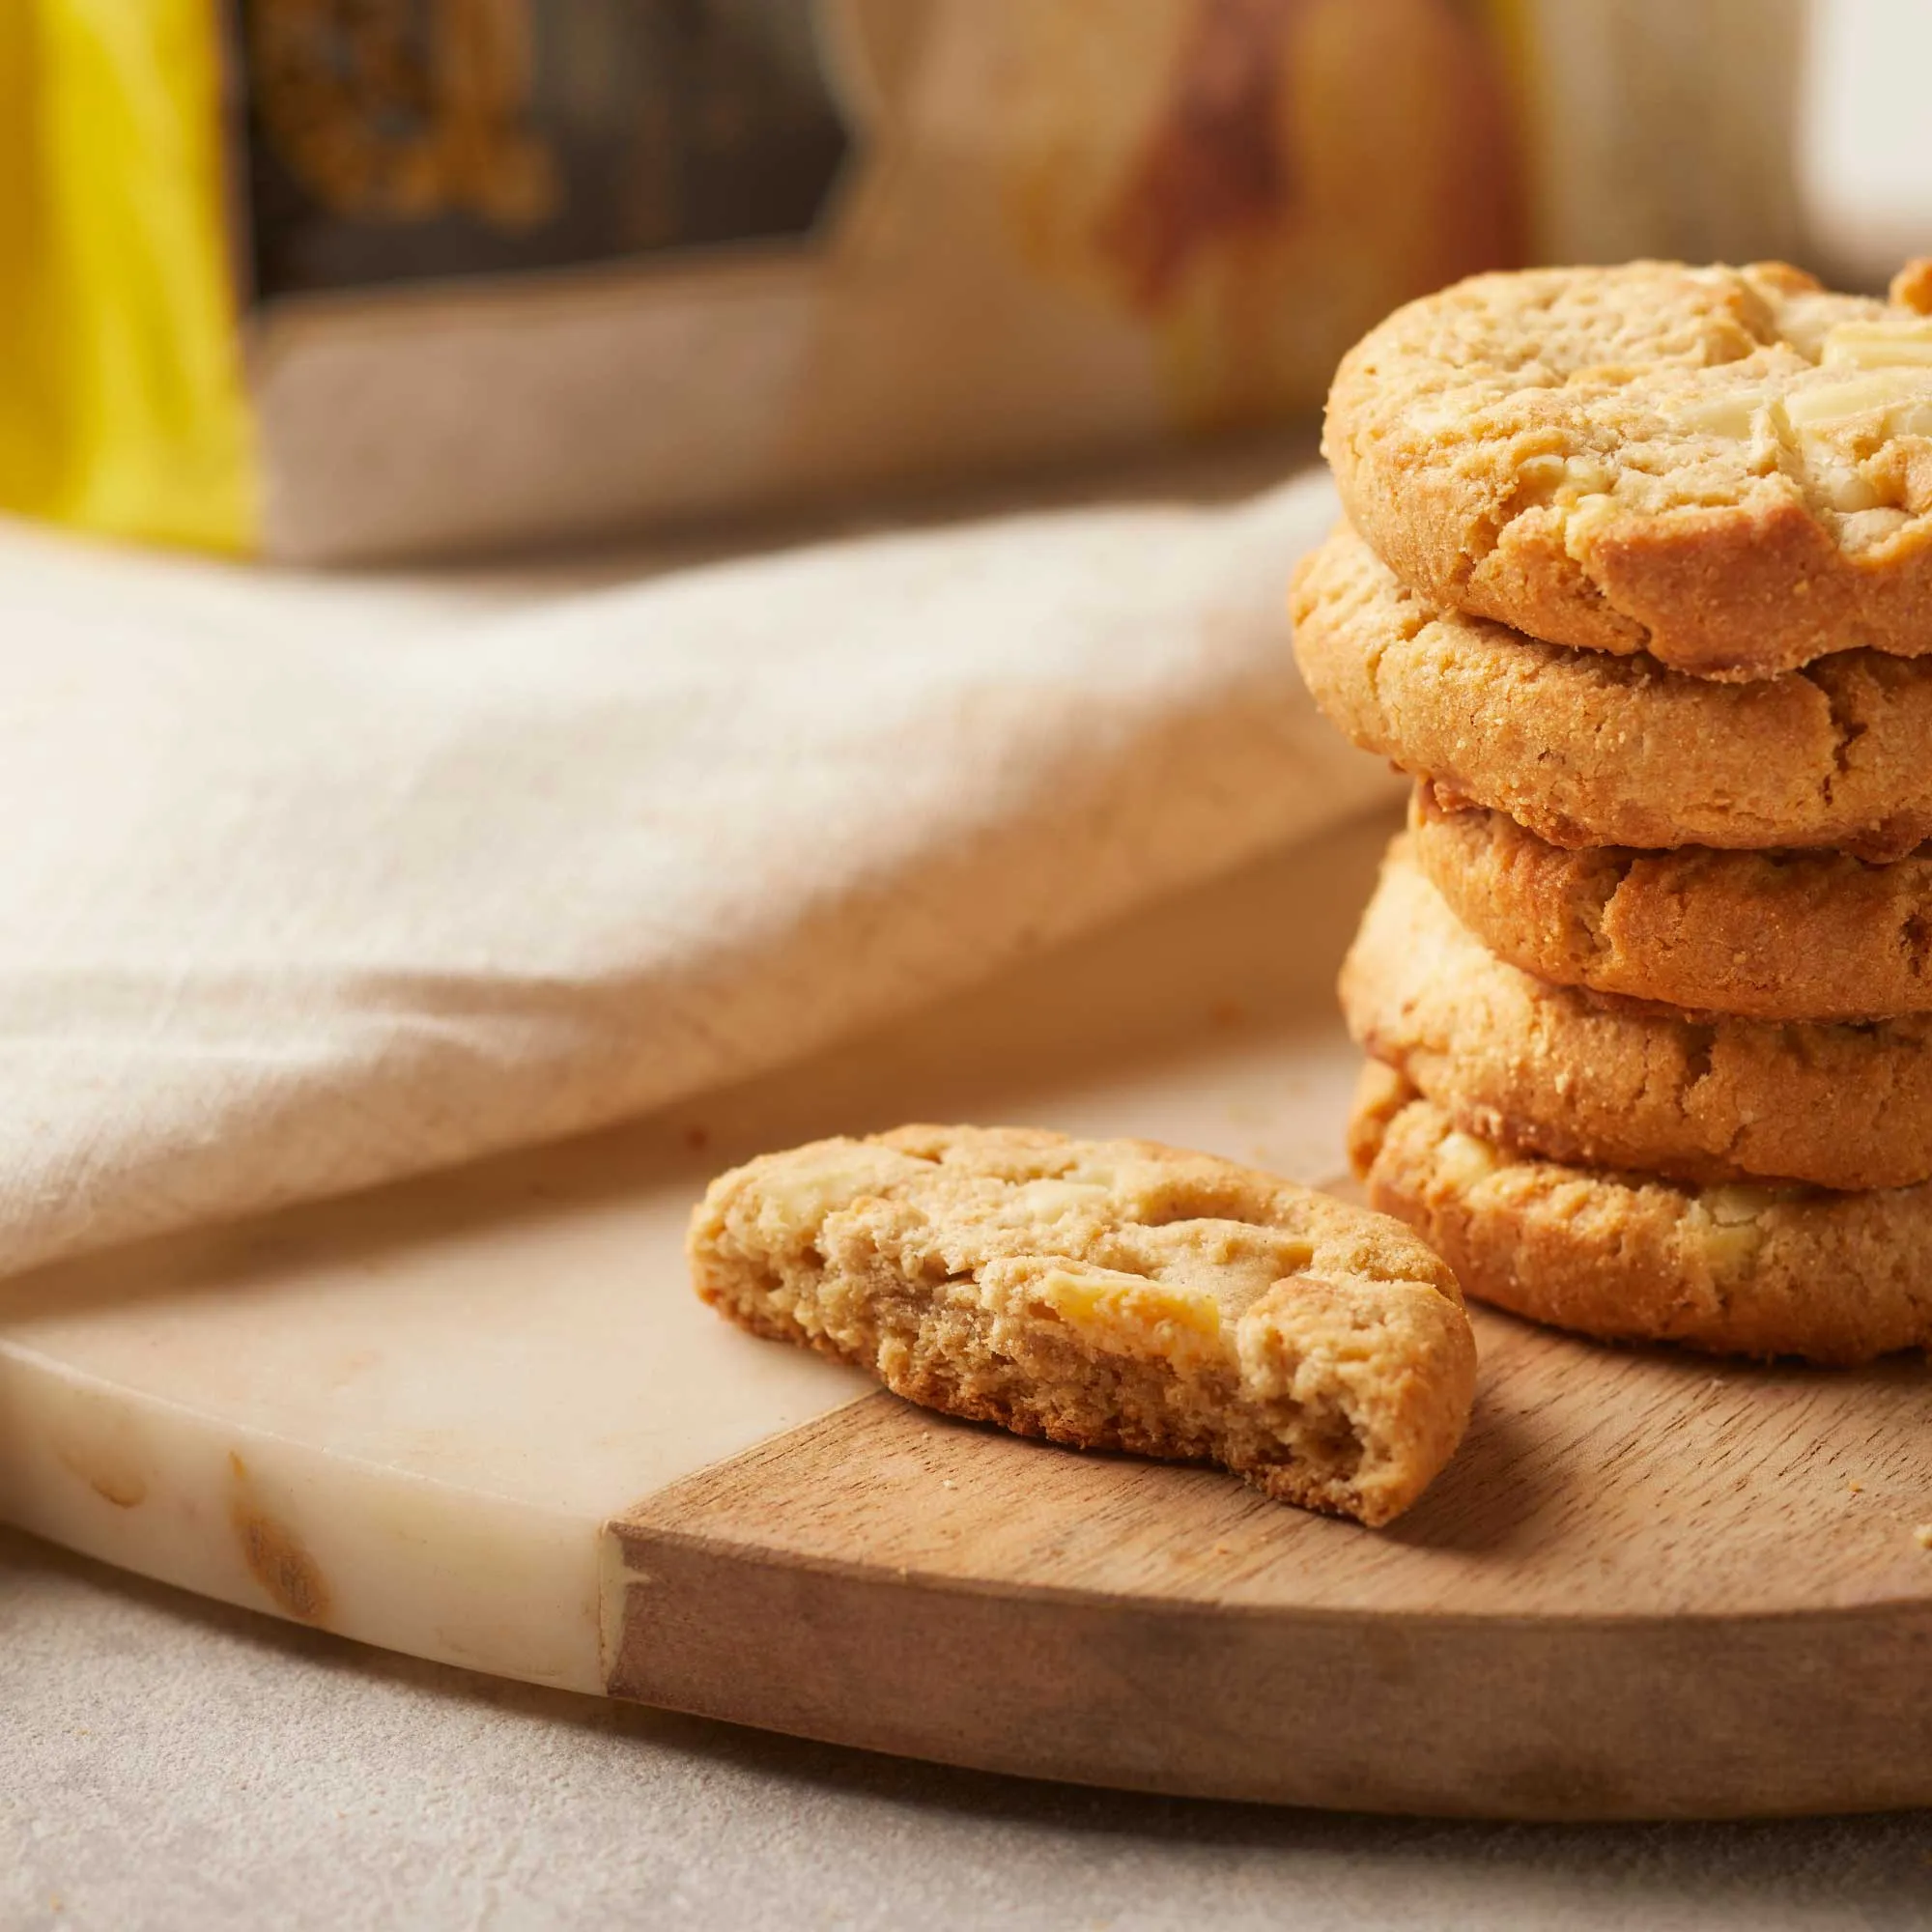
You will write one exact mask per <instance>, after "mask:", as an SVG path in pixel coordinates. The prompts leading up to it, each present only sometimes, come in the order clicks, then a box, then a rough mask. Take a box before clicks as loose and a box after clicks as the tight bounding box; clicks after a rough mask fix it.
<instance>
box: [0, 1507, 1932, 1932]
mask: <svg viewBox="0 0 1932 1932" xmlns="http://www.w3.org/2000/svg"><path fill="white" fill-rule="evenodd" d="M1901 1694H1913V1692H1912V1690H1911V1689H1910V1688H1909V1687H1901ZM0 1738H4V1741H5V1743H4V1749H0V1925H4V1926H5V1927H7V1928H8V1932H52V1928H90V1932H92V1928H101V1932H134V1929H135V1928H139V1932H150V1928H153V1932H173V1928H177V1927H180V1928H192V1932H230V1929H231V1928H235V1932H241V1928H254V1927H258V1926H270V1925H272V1926H274V1927H275V1928H277V1932H303V1928H307V1927H311V1926H313V1927H317V1928H324V1927H326V1928H328V1932H338V1928H345V1927H355V1928H358V1932H389V1928H398V1932H402V1928H408V1932H442V1928H458V1927H463V1928H469V1927H477V1928H488V1929H489V1932H518V1929H519V1928H525V1927H547V1926H575V1925H585V1926H593V1925H594V1926H600V1927H601V1926H611V1925H632V1924H635V1925H651V1926H669V1927H675V1926H718V1927H728V1928H733V1932H759V1928H763V1927H772V1928H775V1929H776V1928H783V1932H806V1928H813V1927H892V1926H928V1927H930V1926H940V1925H947V1926H951V1925H999V1926H1002V1927H1015V1928H1024V1927H1032V1926H1039V1927H1052V1928H1055V1932H1062V1929H1063V1928H1067V1929H1068V1932H1088V1928H1094V1932H1097V1929H1098V1928H1101V1927H1106V1928H1119V1932H1126V1928H1137V1927H1150V1926H1179V1927H1186V1926H1196V1925H1211V1926H1213V1927H1214V1928H1215V1929H1216V1932H1245V1928H1248V1927H1256V1928H1260V1927H1264V1926H1265V1927H1268V1928H1279V1927H1284V1926H1293V1927H1294V1928H1296V1932H1325V1928H1330V1927H1334V1928H1345V1927H1346V1928H1357V1927H1359V1928H1365V1929H1366V1928H1369V1927H1377V1928H1380V1927H1390V1928H1398V1927H1400V1928H1406V1927H1416V1928H1423V1927H1428V1928H1437V1927H1441V1926H1445V1925H1481V1926H1484V1927H1495V1928H1512V1927H1519V1926H1520V1927H1523V1928H1532V1927H1533V1928H1536V1932H1569V1928H1572V1927H1576V1928H1583V1927H1589V1928H1597V1927H1612V1926H1614V1927H1631V1928H1642V1932H1671V1928H1676V1927H1680V1926H1681V1927H1692V1926H1694V1927H1698V1928H1700V1932H1723V1928H1729V1927H1737V1928H1740V1932H1743V1928H1749V1932H1766V1928H1776V1927H1785V1926H1804V1927H1812V1926H1833V1927H1837V1926H1845V1927H1853V1926H1857V1927H1873V1928H1885V1927H1894V1926H1896V1927H1907V1926H1918V1925H1925V1924H1928V1923H1932V1813H1921V1814H1917V1815H1911V1816H1893V1817H1884V1818H1866V1819H1844V1820H1816V1821H1801V1822H1793V1823H1786V1824H1768V1825H1725V1826H1644V1827H1621V1828H1610V1827H1605V1828H1594V1829H1578V1828H1573V1827H1565V1828H1552V1827H1532V1826H1482V1825H1466V1824H1431V1823H1425V1822H1414V1821H1404V1820H1388V1819H1369V1818H1353V1817H1331V1816H1325V1815H1321V1814H1317V1813H1311V1812H1296V1811H1270V1810H1266V1809H1264V1808H1261V1807H1258V1806H1249V1805H1236V1804H1208V1803H1201V1802H1190V1801H1183V1800H1178V1799H1160V1798H1142V1797H1132V1796H1123V1795H1120V1794H1114V1793H1103V1792H1093V1791H1082V1790H1077V1789H1072V1788H1067V1787H1060V1786H1053V1785H1044V1784H1030V1783H1024V1782H1020V1781H1017V1780H1009V1779H1004V1778H999V1777H993V1776H981V1775H979V1774H972V1773H965V1772H953V1771H947V1770H943V1769H940V1768H937V1767H933V1766H926V1765H917V1764H910V1763H904V1762H900V1761H897V1760H894V1759H890V1758H882V1757H872V1756H868V1755H866V1754H864V1753H861V1752H857V1751H843V1750H836V1749H833V1748H830V1747H823V1746H817V1745H807V1744H801V1743H797V1742H794V1741H792V1740H790V1739H785V1738H775V1737H767V1736H763V1735H760V1734H757V1733H754V1732H748V1731H740V1730H735V1729H732V1728H729V1727H727V1726H725V1725H719V1724H708V1723H702V1722H698V1721H696V1720H695V1719H686V1718H676V1717H670V1716H667V1715H664V1714H662V1713H658V1712H652V1711H644V1710H638V1709H628V1708H624V1707H620V1706H614V1705H607V1704H603V1703H600V1702H598V1701H596V1700H593V1699H590V1698H582V1697H573V1696H568V1695H564V1694H561V1693H557V1692H553V1691H544V1690H535V1689H532V1688H530V1687H528V1686H526V1685H519V1684H508V1683H502V1682H498V1681H497V1680H494V1679H490V1678H483V1677H474V1676H470V1675H468V1674H466V1673H464V1672H462V1671H458V1670H452V1669H449V1668H446V1667H444V1666H441V1665H437V1664H430V1663H422V1662H415V1661H413V1660H412V1659H409V1658H403V1657H395V1656H389V1655H387V1654H384V1653H382V1652H377V1651H371V1650H366V1649H363V1648H361V1647H359V1646H357V1645H355V1644H352V1643H349V1642H346V1641H344V1640H342V1639H340V1638H335V1637H330V1636H326V1635H322V1634H317V1633H315V1632H311V1631H306V1630H300V1629H298V1628H295V1627H293V1626H290V1625H286V1624H281V1623H277V1622H275V1621H273V1620H272V1619H270V1618H267V1617H260V1616H255V1615H252V1614H250V1613H249V1612H247V1611H243V1610H236V1609H230V1608H228V1607H226V1606H225V1605H217V1604H211V1603H206V1602H203V1601H202V1600H200V1599H198V1598H195V1597H190V1596H188V1595H185V1593H183V1592H180V1591H176V1590H170V1589H166V1588H164V1587H162V1586H160V1585H158V1584H153V1583H148V1582H145V1581H142V1580H141V1579H139V1578H136V1577H128V1576H125V1575H122V1574H120V1573H118V1572H115V1571H111V1570H107V1569H104V1568H102V1567H101V1566H99V1565H98V1564H94V1563H89V1562H86V1561H84V1560H83V1559H81V1558H79V1557H74V1556H70V1555H68V1554H67V1553H65V1552H64V1551H61V1550H57V1549H54V1548H50V1547H49V1546H47V1545H45V1544H41V1543H37V1542H35V1541H33V1540H32V1539H30V1538H27V1537H24V1536H20V1535H17V1534H15V1533H14V1532H12V1531H0Z"/></svg>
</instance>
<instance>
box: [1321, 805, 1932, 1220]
mask: <svg viewBox="0 0 1932 1932" xmlns="http://www.w3.org/2000/svg"><path fill="white" fill-rule="evenodd" d="M1341 990H1342V1009H1343V1012H1344V1013H1345V1015H1346V1016H1347V1018H1348V1022H1349V1030H1350V1032H1351V1033H1352V1034H1353V1035H1354V1037H1355V1038H1356V1039H1357V1040H1358V1041H1359V1042H1360V1043H1361V1045H1362V1046H1363V1047H1364V1048H1365V1049H1366V1050H1367V1051H1368V1052H1369V1053H1371V1054H1373V1055H1374V1056H1375V1057H1376V1059H1378V1060H1380V1061H1384V1062H1386V1063H1387V1064H1388V1065H1391V1066H1393V1067H1395V1068H1396V1069H1397V1070H1398V1071H1399V1072H1401V1073H1403V1074H1404V1075H1406V1077H1407V1078H1408V1079H1409V1080H1411V1081H1412V1082H1413V1083H1414V1084H1415V1086H1416V1087H1418V1088H1419V1089H1420V1090H1421V1091H1422V1092H1423V1093H1424V1094H1427V1095H1428V1097H1429V1098H1430V1099H1432V1100H1434V1101H1435V1103H1436V1105H1437V1106H1439V1107H1442V1108H1443V1109H1445V1110H1446V1111H1447V1112H1448V1113H1449V1114H1450V1115H1451V1116H1452V1117H1453V1118H1454V1120H1455V1122H1456V1124H1457V1125H1458V1126H1460V1127H1463V1129H1465V1130H1466V1131H1467V1132H1470V1133H1473V1134H1480V1135H1481V1136H1482V1137H1483V1138H1484V1139H1486V1140H1501V1141H1504V1142H1506V1143H1508V1144H1509V1145H1510V1146H1512V1147H1520V1148H1524V1149H1528V1150H1531V1151H1535V1152H1537V1153H1541V1154H1545V1155H1547V1156H1548V1158H1550V1159H1552V1160H1564V1161H1574V1162H1577V1163H1578V1164H1579V1165H1581V1166H1584V1167H1614V1168H1639V1169H1642V1170H1643V1171H1644V1172H1646V1173H1657V1174H1663V1175H1668V1176H1670V1177H1671V1178H1673V1179H1682V1180H1696V1181H1721V1180H1740V1179H1779V1180H1794V1181H1806V1182H1809V1183H1811V1184H1813V1185H1815V1186H1820V1187H1838V1188H1866V1187H1903V1186H1908V1185H1911V1184H1914V1183H1916V1182H1918V1181H1921V1180H1925V1179H1932V1020H1928V1019H1925V1018H1910V1019H1899V1020H1890V1021H1887V1022H1884V1023H1882V1024H1868V1025H1861V1026H1798V1025H1782V1026H1777V1025H1772V1024H1769V1023H1767V1022H1765V1021H1762V1020H1746V1019H1729V1018H1723V1017H1718V1016H1707V1017H1703V1018H1695V1017H1692V1016H1690V1015H1686V1014H1683V1013H1680V1012H1678V1011H1677V1010H1676V1009H1672V1008H1668V1007H1651V1006H1641V1005H1637V1004H1634V1003H1633V1002H1629V1001H1610V1000H1605V999H1604V998H1602V997H1601V996H1599V995H1596V994H1591V993H1586V992H1579V991H1577V989H1576V988H1575V987H1571V986H1553V985H1550V984H1549V983H1548V981H1547V980H1538V979H1536V978H1534V977H1533V976H1532V975H1530V974H1528V973H1524V972H1521V971H1520V970H1519V969H1518V968H1516V967H1514V966H1511V965H1507V964H1505V962H1504V961H1502V960H1500V959H1498V958H1496V957H1495V955H1494V954H1493V953H1491V952H1487V951H1486V950H1485V949H1484V947H1483V946H1482V944H1481V943H1480V942H1479V941H1478V940H1477V939H1476V938H1475V937H1474V936H1473V935H1472V934H1471V933H1470V932H1469V931H1468V930H1467V929H1466V928H1465V927H1463V926H1462V925H1459V924H1458V923H1457V922H1456V919H1455V916H1454V915H1453V914H1452V913H1451V912H1450V910H1449V908H1448V907H1447V906H1446V905H1444V904H1443V902H1442V898H1441V895H1439V894H1438V893H1437V892H1436V890H1435V887H1434V886H1432V885H1431V884H1430V883H1429V881H1428V879H1427V878H1426V877H1425V876H1424V875H1423V873H1422V871H1421V870H1420V868H1419V867H1417V866H1416V865H1415V863H1414V861H1413V860H1412V858H1411V857H1410V856H1409V853H1408V850H1407V841H1406V838H1398V839H1397V840H1396V841H1395V843H1394V844H1393V845H1392V846H1391V847H1390V850H1389V857H1388V859H1387V860H1386V862H1385V863H1384V865H1383V867H1382V876H1381V883H1380V884H1379V885H1378V887H1377V889H1376V895H1375V897H1374V898H1373V899H1372V900H1371V901H1370V904H1369V909H1368V911H1367V913H1366V914H1364V916H1363V919H1362V926H1361V930H1360V931H1359V932H1358V933H1357V934H1356V936H1355V943H1354V945H1353V947H1352V948H1350V952H1349V957H1348V959H1347V961H1346V962H1345V963H1344V965H1343V968H1342V987H1341Z"/></svg>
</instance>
